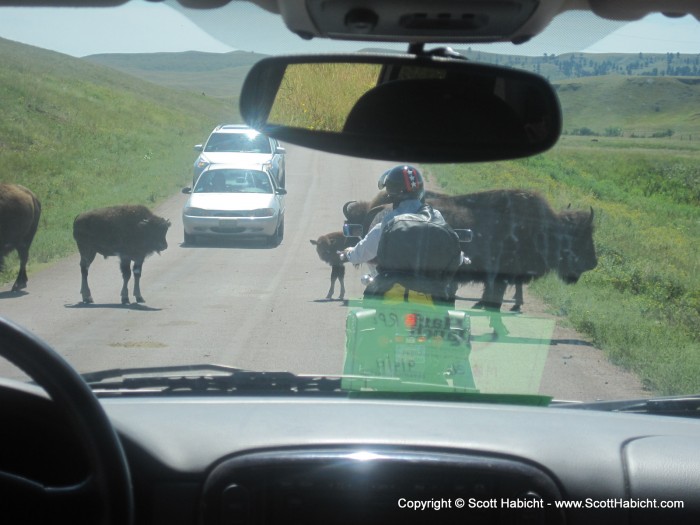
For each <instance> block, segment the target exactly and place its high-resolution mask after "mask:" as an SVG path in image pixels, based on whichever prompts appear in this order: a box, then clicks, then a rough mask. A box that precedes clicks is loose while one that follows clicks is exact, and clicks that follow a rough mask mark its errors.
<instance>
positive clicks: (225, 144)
mask: <svg viewBox="0 0 700 525" xmlns="http://www.w3.org/2000/svg"><path fill="white" fill-rule="evenodd" d="M204 151H207V152H226V153H235V152H240V153H270V140H269V139H268V138H267V137H266V136H265V135H261V134H259V133H212V135H211V137H209V140H208V141H207V145H206V146H205V147H204Z"/></svg>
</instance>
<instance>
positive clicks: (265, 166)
mask: <svg viewBox="0 0 700 525" xmlns="http://www.w3.org/2000/svg"><path fill="white" fill-rule="evenodd" d="M262 167H263V169H264V170H270V169H272V161H271V160H268V161H267V162H263V165H262Z"/></svg>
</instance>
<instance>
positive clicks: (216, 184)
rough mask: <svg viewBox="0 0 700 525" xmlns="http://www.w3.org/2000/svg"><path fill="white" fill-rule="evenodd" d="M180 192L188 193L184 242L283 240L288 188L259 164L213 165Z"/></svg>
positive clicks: (184, 220) (183, 220)
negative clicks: (277, 181) (190, 186)
mask: <svg viewBox="0 0 700 525" xmlns="http://www.w3.org/2000/svg"><path fill="white" fill-rule="evenodd" d="M183 193H188V194H190V198H189V199H188V200H187V203H186V204H185V207H184V208H183V210H182V223H183V227H184V233H185V243H186V244H196V243H197V238H198V236H209V237H260V238H264V239H266V240H267V242H268V244H270V245H271V246H277V245H279V244H280V243H281V242H282V238H283V237H284V201H285V197H284V196H285V195H286V193H287V191H286V190H285V189H283V188H279V187H278V186H277V184H276V182H275V180H274V178H273V177H272V175H271V174H270V172H269V171H267V170H266V169H264V168H262V167H261V166H260V165H255V164H252V165H241V164H216V165H212V166H210V167H208V168H207V169H205V170H204V171H203V172H202V174H201V175H200V176H199V178H198V179H197V183H196V184H195V186H194V188H184V189H183Z"/></svg>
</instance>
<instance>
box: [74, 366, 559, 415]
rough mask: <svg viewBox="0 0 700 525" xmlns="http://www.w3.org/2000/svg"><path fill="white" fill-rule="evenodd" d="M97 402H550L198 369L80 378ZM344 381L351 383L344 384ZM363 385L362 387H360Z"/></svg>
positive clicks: (391, 381)
mask: <svg viewBox="0 0 700 525" xmlns="http://www.w3.org/2000/svg"><path fill="white" fill-rule="evenodd" d="M82 377H83V379H84V380H85V381H86V383H87V384H88V385H89V386H90V388H92V390H93V392H95V394H97V395H98V396H100V397H116V396H125V395H143V394H148V395H153V394H158V395H168V396H174V395H188V396H191V395H202V396H206V395H237V396H245V395H255V396H260V395H274V396H285V395H319V394H321V395H326V396H327V395H333V396H342V397H353V398H361V399H374V400H376V399H380V400H381V399H394V400H396V399H399V400H412V401H417V400H423V401H453V402H468V403H496V404H516V405H530V406H547V405H548V404H549V402H550V401H551V397H547V396H540V395H525V394H492V393H488V394H487V393H480V392H478V391H464V390H461V389H459V388H453V387H449V386H447V385H432V384H426V383H412V382H406V381H403V380H401V379H399V378H396V377H373V376H340V375H339V376H323V375H298V374H294V373H292V372H261V371H253V370H245V369H241V368H234V367H230V366H225V365H214V364H201V365H189V366H160V367H150V368H126V369H121V368H114V369H110V370H102V371H99V372H91V373H86V374H83V376H82ZM348 381H349V382H350V383H348ZM360 385H361V386H360Z"/></svg>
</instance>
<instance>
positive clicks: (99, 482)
mask: <svg viewBox="0 0 700 525" xmlns="http://www.w3.org/2000/svg"><path fill="white" fill-rule="evenodd" d="M0 356H2V357H4V358H5V359H7V360H8V361H10V362H11V363H12V364H14V365H15V366H17V367H18V368H19V369H20V370H22V371H23V372H24V373H26V374H27V375H28V376H29V377H30V378H32V379H33V380H34V381H35V382H36V383H37V385H39V386H40V387H42V388H43V389H44V390H45V391H46V393H47V394H48V395H49V397H50V398H51V400H52V401H53V403H54V404H55V405H56V408H57V409H58V411H59V412H60V413H61V414H62V415H63V416H64V419H65V420H66V421H67V423H68V424H69V425H70V427H71V428H72V429H73V430H74V433H75V435H76V436H77V437H78V439H79V440H80V444H81V446H82V449H83V450H84V452H85V455H86V457H87V460H88V465H89V467H90V474H89V476H88V478H87V480H86V481H85V482H83V483H80V484H78V485H72V486H69V487H46V486H43V485H41V484H40V483H38V482H36V481H33V480H30V479H26V478H24V477H21V476H18V475H16V474H13V473H10V472H4V471H2V470H0V494H4V495H5V496H7V495H9V494H13V495H16V496H17V498H19V500H20V501H15V502H10V503H13V504H15V506H21V505H24V504H25V500H26V501H31V502H32V505H41V504H43V503H48V502H51V503H58V504H59V505H63V506H71V505H74V504H75V505H80V504H82V503H85V502H90V503H91V504H94V503H97V508H96V510H97V512H98V513H99V521H97V523H100V524H105V525H130V524H131V523H133V514H134V504H133V490H132V485H131V476H130V474H129V468H128V465H127V462H126V456H125V455H124V450H123V449H122V445H121V442H120V441H119V438H118V437H117V434H116V432H115V430H114V428H113V427H112V424H111V422H110V420H109V419H108V417H107V414H106V413H105V411H104V409H103V408H102V405H100V403H99V401H98V400H97V397H95V395H94V394H93V392H92V390H90V387H89V386H88V385H87V384H86V383H85V381H83V379H82V377H80V375H79V374H78V373H77V372H76V371H75V370H74V369H73V368H72V367H71V366H70V365H69V364H68V362H67V361H65V359H63V358H62V357H61V356H60V355H59V354H58V353H57V352H55V351H54V350H53V349H52V348H51V347H49V346H48V345H47V344H46V343H45V342H44V341H42V340H41V339H39V338H38V337H36V336H35V335H33V334H32V333H30V332H29V331H27V330H26V329H24V328H22V327H20V326H19V325H17V324H15V323H13V322H11V321H8V320H7V319H3V318H2V317H0ZM5 496H3V498H4V497H5ZM6 503H7V501H6ZM16 503H19V504H20V505H16ZM0 507H3V505H2V504H0ZM28 510H29V509H28ZM85 510H86V512H87V509H85ZM6 517H7V516H5V515H4V514H3V513H1V512H0V521H4V520H5V518H6ZM55 518H56V517H55V516H49V520H50V521H51V520H52V519H55ZM18 519H19V520H20V521H19V522H21V523H24V522H25V520H23V519H22V516H18ZM8 523H9V522H8Z"/></svg>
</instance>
